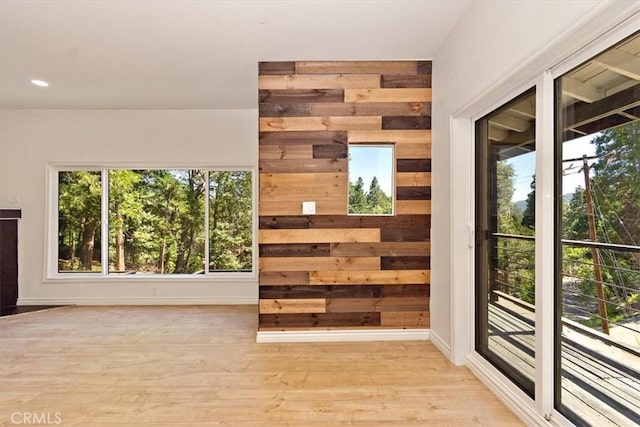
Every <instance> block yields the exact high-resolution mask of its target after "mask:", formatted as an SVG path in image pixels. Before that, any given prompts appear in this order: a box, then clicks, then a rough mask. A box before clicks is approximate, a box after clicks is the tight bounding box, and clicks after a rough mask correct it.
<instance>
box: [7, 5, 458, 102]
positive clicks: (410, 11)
mask: <svg viewBox="0 0 640 427" xmlns="http://www.w3.org/2000/svg"><path fill="white" fill-rule="evenodd" d="M470 2H471V0H464V1H463V0H407V1H404V0H392V1H379V0H378V1H376V0H361V1H355V0H341V1H330V0H315V1H304V0H298V1H274V0H261V1H239V0H238V1H215V0H208V1H206V0H201V1H193V0H184V1H173V0H146V1H140V0H129V1H125V0H119V1H115V0H83V1H81V0H76V1H69V0H40V1H32V0H0V108H145V109H146V108H149V109H201V108H206V109H209V108H211V109H218V108H222V109H236V108H257V102H258V101H257V69H258V66H257V63H258V61H286V60H347V59H350V60H367V59H369V60H372V59H389V60H391V59H431V58H433V57H434V56H435V54H436V52H437V50H438V48H439V46H440V45H441V44H442V43H443V41H444V40H445V39H446V37H447V36H448V34H449V32H450V31H451V29H452V28H453V26H454V25H455V23H456V22H457V21H458V20H459V18H460V17H461V16H462V15H463V13H464V12H465V10H466V9H467V7H468V6H469V4H470ZM34 78H35V79H42V80H46V81H48V82H49V84H50V86H49V87H48V88H46V89H42V88H38V87H36V86H34V85H32V84H31V83H30V80H31V79H34Z"/></svg>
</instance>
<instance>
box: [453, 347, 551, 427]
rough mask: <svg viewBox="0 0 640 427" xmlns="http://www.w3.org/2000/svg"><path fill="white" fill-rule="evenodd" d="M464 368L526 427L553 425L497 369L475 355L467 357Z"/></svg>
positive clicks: (527, 397)
mask: <svg viewBox="0 0 640 427" xmlns="http://www.w3.org/2000/svg"><path fill="white" fill-rule="evenodd" d="M466 366H467V367H468V368H469V370H470V371H471V373H473V374H474V375H475V376H476V377H477V378H478V379H479V380H480V382H482V383H483V384H484V385H485V386H487V388H488V389H489V390H490V391H491V392H492V393H493V394H495V395H496V397H498V399H500V400H501V401H502V403H504V404H505V405H506V406H507V407H508V408H509V409H510V410H511V411H513V413H514V414H515V415H516V416H517V417H518V418H520V419H521V420H522V422H524V423H525V424H526V425H528V426H539V427H549V426H551V425H553V424H551V423H550V422H549V421H547V420H545V419H544V417H542V416H540V415H539V414H538V413H537V412H536V409H535V406H534V405H535V404H534V402H533V401H532V400H531V398H529V396H527V395H526V394H525V393H524V392H523V391H522V390H520V389H519V388H518V387H517V386H516V385H514V384H513V383H511V382H510V381H509V380H507V379H506V378H504V376H502V374H501V373H500V372H498V370H497V369H495V368H494V367H493V366H491V365H490V364H489V363H488V362H487V361H486V360H484V359H483V358H482V357H481V356H479V355H477V353H472V354H470V355H468V356H467V364H466Z"/></svg>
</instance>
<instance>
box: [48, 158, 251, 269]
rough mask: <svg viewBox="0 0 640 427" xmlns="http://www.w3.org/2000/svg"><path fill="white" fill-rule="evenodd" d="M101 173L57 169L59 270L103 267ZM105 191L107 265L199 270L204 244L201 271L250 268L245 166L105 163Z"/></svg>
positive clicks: (248, 194)
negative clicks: (136, 166) (138, 166)
mask: <svg viewBox="0 0 640 427" xmlns="http://www.w3.org/2000/svg"><path fill="white" fill-rule="evenodd" d="M101 177H102V174H101V172H99V171H62V172H60V173H59V181H58V244H59V246H58V247H59V251H58V252H59V266H58V268H59V271H85V272H86V271H98V272H99V271H102V260H101V248H102V243H101V242H102V235H101V234H102V233H101V218H102V216H101V209H102V193H103V188H102V187H103V183H102V182H101ZM207 183H208V189H207ZM107 194H108V196H107V199H108V200H107V203H106V206H107V212H108V215H107V217H108V245H107V247H108V268H109V272H110V273H139V274H140V273H154V274H194V273H203V272H204V271H205V270H206V269H207V268H206V267H207V266H206V265H205V263H206V257H205V250H206V247H207V245H208V248H209V257H208V258H209V265H208V271H251V269H252V258H253V255H252V247H253V243H252V242H253V239H252V223H253V220H252V218H253V214H252V212H253V211H252V177H251V172H248V171H204V170H189V169H185V170H182V169H150V170H142V169H141V170H129V169H111V170H109V171H108V192H107ZM206 203H208V204H209V209H208V212H209V215H208V218H206V217H205V212H206V210H205V205H206ZM205 236H206V237H205Z"/></svg>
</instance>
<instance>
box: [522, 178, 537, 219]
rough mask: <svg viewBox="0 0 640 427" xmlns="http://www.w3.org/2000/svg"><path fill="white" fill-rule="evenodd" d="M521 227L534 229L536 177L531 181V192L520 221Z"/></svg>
mask: <svg viewBox="0 0 640 427" xmlns="http://www.w3.org/2000/svg"><path fill="white" fill-rule="evenodd" d="M520 224H522V226H523V227H526V228H529V229H531V230H533V229H535V228H536V176H535V175H534V176H533V180H532V181H531V192H530V193H529V194H528V195H527V205H526V207H525V209H524V212H523V213H522V220H521V221H520Z"/></svg>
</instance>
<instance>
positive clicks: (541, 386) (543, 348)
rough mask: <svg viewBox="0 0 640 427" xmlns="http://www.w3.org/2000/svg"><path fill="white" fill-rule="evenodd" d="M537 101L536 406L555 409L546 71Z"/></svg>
mask: <svg viewBox="0 0 640 427" xmlns="http://www.w3.org/2000/svg"><path fill="white" fill-rule="evenodd" d="M536 93H537V96H538V99H537V101H536V117H537V118H538V120H536V136H537V137H536V139H537V141H536V200H535V206H536V211H535V218H536V219H535V230H536V233H535V237H536V246H535V247H536V249H535V255H536V257H535V258H536V260H535V281H536V286H535V289H536V295H535V299H536V304H535V305H536V322H535V323H536V333H535V335H536V352H535V354H536V381H535V384H536V394H535V395H536V407H537V410H538V412H539V413H540V414H541V415H543V416H549V415H550V414H551V413H552V411H553V386H554V385H553V370H554V366H553V365H554V361H553V355H554V353H553V352H554V347H553V343H554V320H553V319H554V318H553V316H554V197H553V196H554V152H555V150H554V125H553V123H554V120H553V117H554V94H553V93H554V92H553V78H552V76H551V74H550V73H549V72H545V73H544V74H543V75H542V76H541V77H540V79H539V80H538V90H537V91H536Z"/></svg>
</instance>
